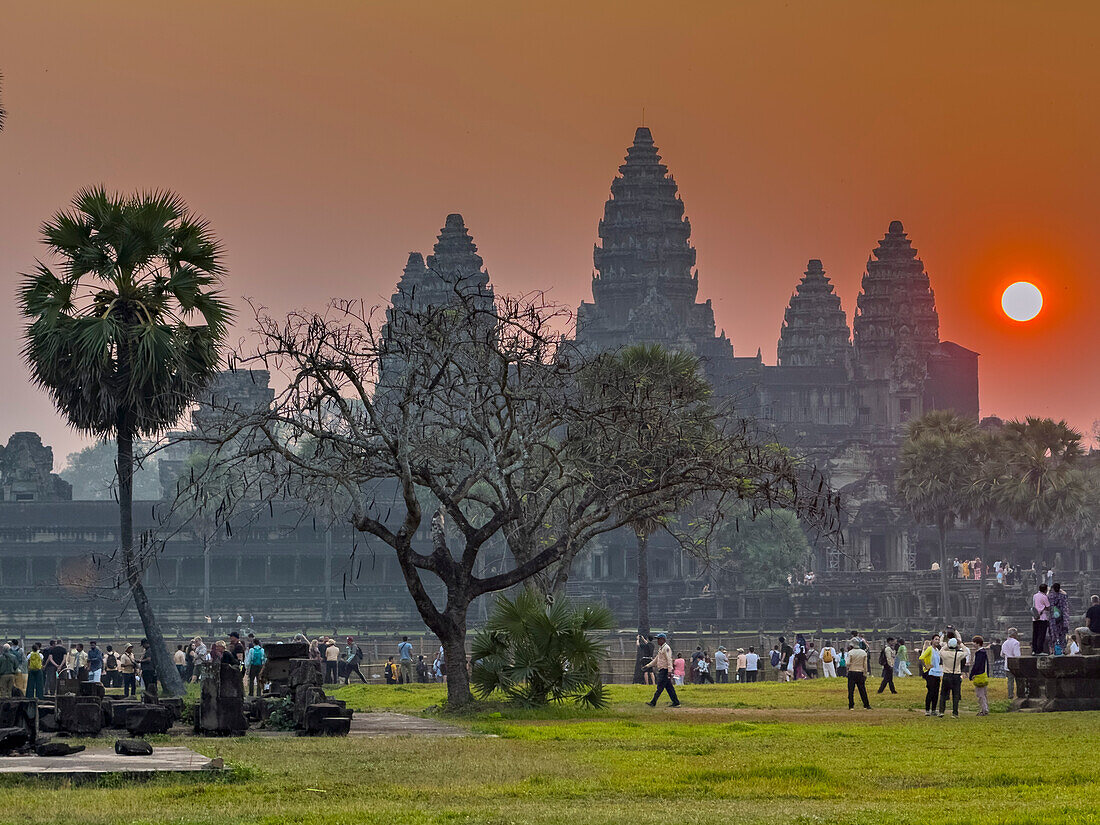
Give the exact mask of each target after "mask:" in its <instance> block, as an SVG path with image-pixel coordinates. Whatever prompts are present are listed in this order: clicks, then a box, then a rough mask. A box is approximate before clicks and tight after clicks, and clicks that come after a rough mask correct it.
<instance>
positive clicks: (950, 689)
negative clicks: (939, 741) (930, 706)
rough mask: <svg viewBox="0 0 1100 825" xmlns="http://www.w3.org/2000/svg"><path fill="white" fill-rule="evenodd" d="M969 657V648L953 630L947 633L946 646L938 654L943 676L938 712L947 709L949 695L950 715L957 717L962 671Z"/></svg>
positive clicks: (960, 697) (960, 695)
mask: <svg viewBox="0 0 1100 825" xmlns="http://www.w3.org/2000/svg"><path fill="white" fill-rule="evenodd" d="M969 657H970V650H969V649H968V648H967V647H966V645H964V644H962V643H960V642H959V638H958V636H957V634H955V633H954V632H952V633H950V634H947V647H946V649H945V650H943V651H942V652H941V654H940V662H941V664H942V666H943V676H941V677H940V707H939V710H940V713H939V715H940V716H941V717H942V716H943V715H944V713H945V711H946V710H947V697H948V696H950V697H951V717H952V718H953V719H958V718H959V700H960V699H962V673H963V666H964V665H966V662H967V659H969Z"/></svg>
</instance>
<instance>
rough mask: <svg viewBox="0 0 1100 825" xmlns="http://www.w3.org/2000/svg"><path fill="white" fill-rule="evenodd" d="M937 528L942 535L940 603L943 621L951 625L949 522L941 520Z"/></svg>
mask: <svg viewBox="0 0 1100 825" xmlns="http://www.w3.org/2000/svg"><path fill="white" fill-rule="evenodd" d="M937 526H938V527H939V533H940V602H941V604H942V606H943V620H944V622H945V623H946V624H950V623H951V603H950V601H948V593H947V522H946V521H943V520H941V521H940V523H939V525H937Z"/></svg>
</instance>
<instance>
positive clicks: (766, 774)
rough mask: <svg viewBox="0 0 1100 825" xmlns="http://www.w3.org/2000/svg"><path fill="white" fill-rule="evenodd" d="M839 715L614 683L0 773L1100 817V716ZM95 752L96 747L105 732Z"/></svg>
mask: <svg viewBox="0 0 1100 825" xmlns="http://www.w3.org/2000/svg"><path fill="white" fill-rule="evenodd" d="M898 686H899V690H900V693H899V694H898V695H897V696H890V695H884V696H872V705H874V709H873V710H871V711H864V710H855V711H849V710H848V709H847V698H846V695H845V689H844V682H843V681H842V680H830V681H825V680H818V681H817V682H813V683H809V682H802V683H799V684H791V685H777V684H774V683H765V684H757V685H745V686H738V685H720V686H710V685H707V686H688V687H685V688H683V690H682V692H681V698H682V700H683V702H684V707H682V708H679V709H671V708H668V707H665V706H664V705H663V703H662V706H660V707H658V708H656V709H651V708H648V707H646V706H645V705H643V704H642V703H643V701H644V700H645V699H648V698H649V694H648V693H647V691H646V690H645V689H643V688H641V687H634V686H615V687H613V688H612V696H613V704H612V706H611V708H609V709H608V710H606V711H601V712H584V711H578V710H575V709H572V708H563V709H558V708H551V709H542V710H527V711H525V710H516V709H509V708H500V707H489V708H484V709H481V710H479V711H478V712H477V713H472V714H469V715H466V716H463V717H460V718H459V719H458V720H456V724H459V725H462V726H463V727H466V728H468V729H470V730H471V732H472V733H474V734H475V735H473V736H471V737H469V738H462V739H426V738H415V737H390V738H349V739H299V738H269V737H260V736H249V737H245V738H241V739H220V740H211V739H205V740H200V739H194V740H185V743H186V744H188V745H189V746H191V747H193V748H195V749H196V750H198V751H200V752H202V753H204V754H207V755H210V756H222V757H224V758H225V760H226V763H227V765H229V766H230V767H231V770H230V771H227V772H226V774H225V775H223V776H221V777H219V778H216V779H212V778H211V777H207V776H203V777H200V778H194V777H188V778H180V777H171V776H168V777H160V778H156V779H152V780H148V781H139V782H134V781H132V780H128V779H126V778H124V777H119V776H115V777H107V778H104V779H102V780H99V781H95V782H86V783H79V784H77V785H75V786H74V785H72V783H69V782H66V781H61V780H25V779H11V778H6V779H3V780H0V822H2V823H7V822H20V823H54V822H62V821H64V822H66V823H85V822H95V823H114V822H127V823H177V822H178V823H219V825H220V824H221V823H238V822H240V823H273V824H274V823H317V825H321V824H322V823H325V824H326V825H333V824H334V823H353V822H354V823H362V822H369V823H373V822H379V823H388V824H389V825H393V823H451V822H470V823H562V825H565V823H568V825H579V823H602V822H608V823H663V824H664V823H670V822H673V823H679V822H718V821H732V822H769V823H775V822H784V823H790V822H852V823H855V822H873V823H895V822H897V823H901V822H921V823H960V822H974V823H979V822H980V823H983V825H986V823H1025V822H1027V823H1030V822H1040V821H1042V822H1058V823H1084V822H1097V821H1100V813H1097V812H1096V811H1097V800H1100V773H1097V772H1096V771H1095V770H1094V767H1093V766H1094V763H1095V760H1094V759H1093V758H1092V757H1093V756H1094V754H1095V752H1096V743H1097V741H1098V736H1100V713H1091V714H1085V713H1082V714H1043V715H1040V714H1026V713H1004V712H997V711H999V710H1003V708H1004V707H1005V705H1006V704H1007V703H1006V702H1005V701H1003V697H1004V683H1003V682H997V683H995V684H994V686H992V687H991V692H992V693H993V694H994V696H995V698H997V699H999V700H1000V701H998V702H995V703H994V704H993V707H994V711H995V712H994V713H993V715H991V716H988V717H985V718H979V717H976V716H975V715H974V712H975V710H976V704H975V702H974V698H973V690H972V689H971V688H969V687H965V688H964V694H963V696H964V702H963V718H961V719H959V720H953V719H928V718H926V717H925V716H924V713H923V683H922V682H920V681H919V680H917V679H905V680H899V682H898ZM338 693H339V695H341V696H342V697H343V698H345V699H347V700H348V702H349V705H351V706H354V707H356V708H358V709H361V710H368V711H369V710H386V709H396V710H400V711H404V712H408V713H422V712H423V713H433V712H434V711H433V710H432V708H433V706H435V705H437V704H438V703H439V702H440V701H441V700H442V698H443V690H442V688H441V687H439V686H434V685H410V686H403V687H386V686H383V685H368V686H353V687H350V688H342V689H340V690H339V691H338ZM104 744H105V743H104Z"/></svg>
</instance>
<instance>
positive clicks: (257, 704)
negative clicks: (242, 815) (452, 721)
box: [0, 643, 352, 756]
mask: <svg viewBox="0 0 1100 825" xmlns="http://www.w3.org/2000/svg"><path fill="white" fill-rule="evenodd" d="M264 650H265V652H266V653H267V655H268V663H267V664H266V665H265V666H264V673H263V675H262V681H263V682H266V683H270V690H269V691H268V692H267V693H265V694H264V695H262V696H249V697H246V696H245V691H244V682H243V674H242V673H241V670H240V668H238V667H236V666H235V665H231V664H223V663H221V662H212V663H210V664H207V665H204V666H203V667H202V678H201V679H200V682H201V688H200V698H199V704H198V707H197V708H196V709H195V718H194V731H195V733H197V734H201V735H205V736H241V735H243V734H244V733H245V732H246V731H247V730H248V728H249V726H250V725H251V724H259V725H262V724H265V723H267V722H268V720H269V719H270V718H271V715H272V712H273V711H274V709H275V708H276V707H277V706H279V705H280V704H282V703H288V704H289V705H290V708H291V711H290V714H289V716H290V718H291V719H292V720H293V726H294V729H295V731H296V732H297V733H298V734H299V735H306V736H310V735H312V736H318V735H327V736H346V735H347V734H348V733H349V732H350V730H351V717H352V711H350V710H348V708H347V705H346V703H344V702H343V701H340V700H336V699H330V698H328V696H326V695H325V691H324V687H323V682H324V679H323V677H322V672H321V669H320V667H319V663H318V662H315V661H313V660H312V659H310V658H308V657H309V646H308V645H306V644H299V643H291V644H269V645H265V646H264ZM183 712H184V704H183V699H180V698H177V697H157V696H156V695H154V694H151V693H145V694H144V696H142V697H141V698H140V699H139V698H137V697H127V698H121V697H115V696H107V695H106V693H105V691H104V688H103V685H102V684H101V683H99V682H79V681H77V680H76V679H59V680H58V685H57V694H56V696H54V697H52V703H51V702H50V701H49V700H47V701H39V700H37V699H27V698H12V699H0V755H4V754H7V753H13V752H15V753H31V752H34V753H38V754H39V755H40V756H64V755H67V754H69V753H77V752H79V751H82V750H84V748H83V746H75V747H74V746H70V745H68V744H67V743H64V742H59V741H52V742H43V741H40V739H39V734H40V733H57V734H60V735H61V736H82V737H93V736H99V735H101V733H103V732H104V731H106V730H111V731H119V732H121V731H126V732H127V734H128V735H129V738H124V739H119V740H118V741H116V743H115V751H116V753H120V754H128V755H140V754H147V753H150V752H151V750H152V749H151V746H149V744H148V743H146V742H144V741H142V739H141V737H144V736H147V735H150V734H165V733H169V732H170V731H171V730H172V728H173V726H174V725H176V723H178V722H180V721H181V720H182V717H183Z"/></svg>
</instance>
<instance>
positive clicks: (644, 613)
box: [634, 530, 650, 685]
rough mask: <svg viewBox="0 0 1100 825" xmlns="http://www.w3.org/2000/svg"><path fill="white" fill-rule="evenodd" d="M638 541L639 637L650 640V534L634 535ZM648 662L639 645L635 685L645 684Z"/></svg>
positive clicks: (637, 532)
mask: <svg viewBox="0 0 1100 825" xmlns="http://www.w3.org/2000/svg"><path fill="white" fill-rule="evenodd" d="M634 536H635V538H636V539H637V540H638V635H639V636H641V637H642V638H643V639H648V638H649V633H650V627H649V534H648V533H646V532H643V531H641V530H636V531H635V533H634ZM646 661H648V660H647V659H646V656H645V654H644V653H643V652H642V645H641V643H639V644H638V645H637V651H636V653H635V655H634V684H636V685H641V684H644V683H645V675H644V674H643V673H642V666H643V665H644V664H645V663H646Z"/></svg>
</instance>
